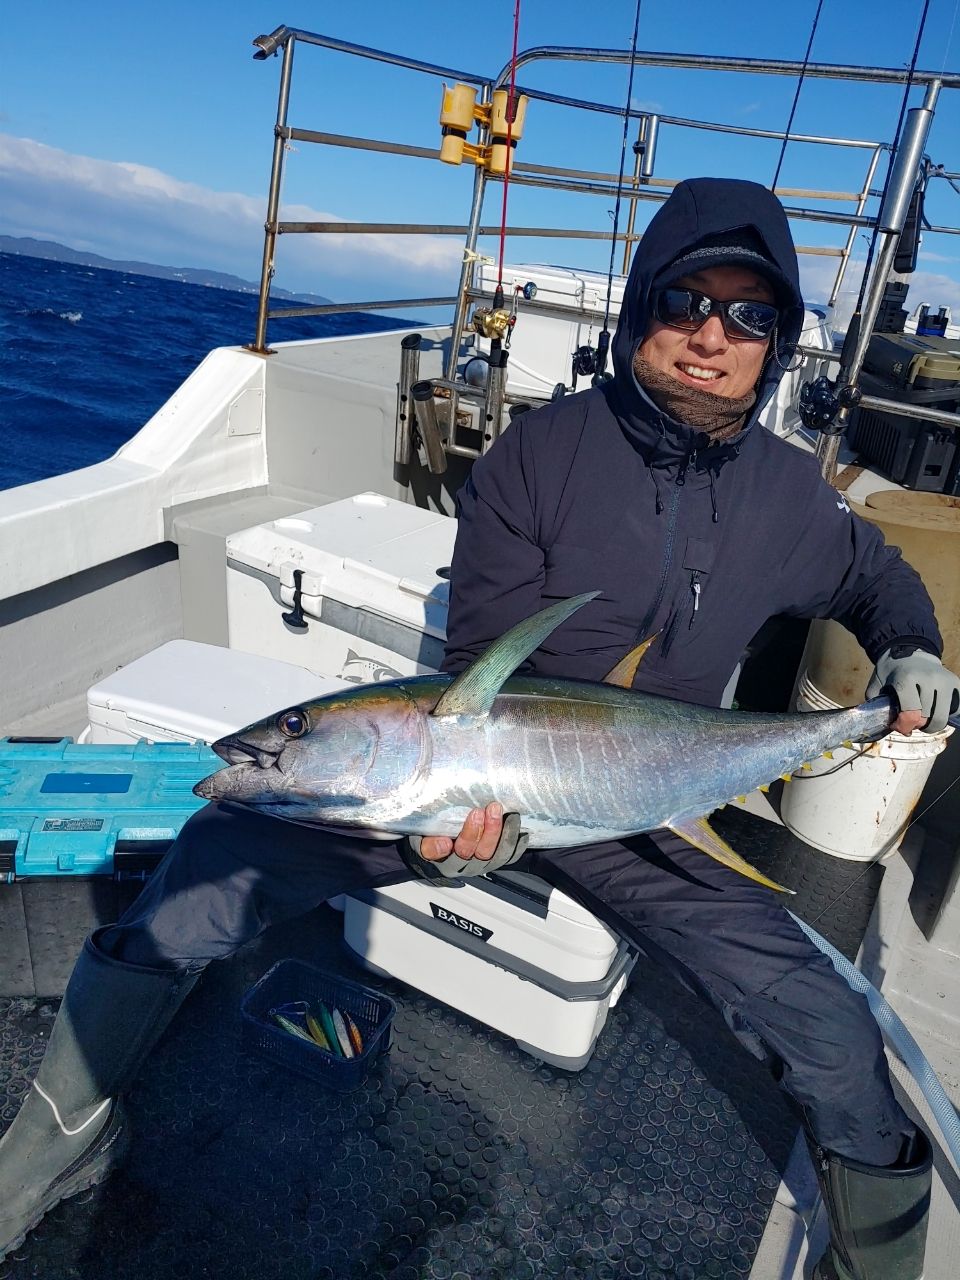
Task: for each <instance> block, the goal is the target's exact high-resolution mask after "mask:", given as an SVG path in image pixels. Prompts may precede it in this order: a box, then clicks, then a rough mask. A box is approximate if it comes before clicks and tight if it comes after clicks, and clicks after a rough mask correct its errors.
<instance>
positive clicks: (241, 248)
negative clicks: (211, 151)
mask: <svg viewBox="0 0 960 1280" xmlns="http://www.w3.org/2000/svg"><path fill="white" fill-rule="evenodd" d="M0 184H2V186H3V189H4V203H3V214H2V218H0V231H3V232H5V233H7V234H9V235H18V236H35V237H37V238H38V239H53V240H58V241H60V242H61V243H64V244H67V245H69V246H70V247H71V248H76V249H81V250H85V251H87V252H91V253H99V254H103V255H104V256H106V257H111V258H121V259H138V260H140V261H146V262H159V263H162V264H164V265H168V266H180V267H208V268H212V269H216V270H221V271H229V272H233V273H234V274H236V275H239V276H242V277H244V278H245V279H256V278H257V277H258V276H259V271H260V260H261V256H262V251H263V221H264V209H265V203H266V199H265V196H248V195H243V194H241V193H239V192H229V191H213V190H211V189H210V188H208V187H203V186H200V185H198V184H196V183H191V182H182V181H180V179H178V178H174V177H172V176H171V175H170V174H167V173H163V172H161V171H160V170H159V169H152V168H148V167H147V166H145V165H139V164H131V163H118V162H115V161H110V160H97V159H94V158H92V157H90V156H81V155H75V154H72V153H70V152H66V151H61V150H59V149H57V148H55V147H49V146H46V145H45V144H43V143H40V142H34V141H32V140H30V139H28V138H17V137H13V136H12V135H10V134H2V133H0ZM281 217H282V219H283V220H285V221H290V222H322V221H340V220H341V218H340V217H339V215H338V214H336V213H335V212H332V211H329V210H320V209H313V208H310V207H308V206H307V205H289V206H284V207H283V208H282V210H281ZM461 254H462V245H461V244H459V243H458V242H457V240H456V239H454V238H452V237H442V236H394V235H355V234H343V235H341V234H336V233H333V234H329V235H323V236H307V235H288V236H284V237H281V241H280V245H279V249H278V252H277V284H278V285H281V286H282V287H284V288H288V289H304V290H313V291H315V292H320V293H328V294H330V295H332V296H336V297H338V298H343V299H348V298H350V297H364V296H366V297H370V296H371V292H376V294H377V295H378V296H391V294H392V292H393V291H394V290H400V291H401V292H410V291H412V293H413V294H427V293H431V294H432V293H452V292H454V290H455V287H456V280H457V268H458V265H459V262H460V258H461Z"/></svg>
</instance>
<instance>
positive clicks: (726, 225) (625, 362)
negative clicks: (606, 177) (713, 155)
mask: <svg viewBox="0 0 960 1280" xmlns="http://www.w3.org/2000/svg"><path fill="white" fill-rule="evenodd" d="M741 229H747V230H749V231H750V232H752V233H753V234H754V235H755V236H756V237H757V238H759V240H760V241H761V242H762V244H763V246H764V248H765V250H766V252H767V254H768V256H769V257H770V258H771V259H772V260H773V262H774V263H775V264H776V266H777V267H778V268H779V270H780V272H781V274H782V276H783V277H784V279H785V281H786V292H787V294H788V297H787V298H783V297H781V298H780V300H779V301H780V305H781V307H782V308H783V311H782V317H781V321H780V323H779V324H778V326H777V337H776V349H777V352H778V353H779V354H780V359H781V361H782V363H784V364H788V363H789V359H788V357H789V356H790V355H791V354H792V349H793V346H794V344H795V343H796V342H797V340H798V338H799V336H800V330H801V328H802V326H803V299H802V298H801V296H800V281H799V272H798V267H797V251H796V249H795V248H794V245H793V237H792V236H791V234H790V227H789V225H788V223H787V216H786V214H785V213H784V211H783V206H782V205H781V204H780V201H779V200H778V199H777V198H776V196H774V195H773V193H772V192H770V191H769V190H768V189H767V188H766V187H762V186H760V185H759V183H756V182H745V181H743V180H742V179H739V178H691V179H690V180H689V181H687V182H681V183H680V185H679V186H678V187H676V188H675V189H674V191H673V193H672V195H671V196H670V198H669V199H668V200H667V201H666V203H665V204H663V205H661V207H660V208H659V209H658V210H657V212H656V214H655V215H654V216H653V218H652V219H651V222H650V225H649V226H648V227H647V229H646V231H645V232H644V234H643V238H642V240H641V241H640V243H639V244H638V246H637V251H636V253H635V254H634V258H633V265H632V266H631V268H630V275H629V277H628V279H627V286H626V289H625V291H624V299H623V307H622V308H621V312H620V320H619V322H618V325H617V331H616V334H615V335H614V339H613V344H612V349H613V370H614V373H613V379H612V381H609V382H607V383H606V384H605V387H604V389H605V392H606V395H607V397H608V400H609V402H610V405H611V408H612V409H613V411H614V412H615V413H616V415H617V417H618V418H619V420H620V422H621V424H622V425H623V428H624V430H625V431H626V432H627V433H628V435H629V436H630V437H631V439H632V440H633V443H634V445H635V447H637V448H638V449H640V451H641V452H642V453H643V454H644V455H645V456H647V457H648V459H649V461H650V463H651V465H655V466H664V467H665V466H671V465H674V464H677V463H681V462H683V461H684V460H686V459H689V458H690V456H691V454H692V453H693V452H694V451H696V450H697V448H698V446H700V447H701V449H702V446H704V445H705V444H706V443H707V437H706V436H705V434H704V433H703V432H699V431H695V430H693V429H691V428H690V427H687V426H685V425H684V424H682V423H677V422H674V421H673V420H672V419H671V418H669V417H667V416H666V415H665V414H664V413H662V412H661V411H660V410H659V409H658V408H657V407H656V406H655V405H654V404H653V402H652V401H651V400H650V398H649V397H648V396H647V394H646V393H645V392H644V390H643V388H642V387H641V386H640V385H639V383H638V382H637V380H636V377H635V375H634V372H633V359H634V355H635V353H636V350H637V347H638V346H639V345H640V342H641V341H642V340H643V336H644V334H645V333H646V330H647V326H648V324H649V321H650V292H651V289H652V286H653V282H654V280H655V279H656V277H657V276H658V275H659V274H660V273H661V272H662V271H663V270H664V268H665V267H667V266H669V265H670V263H671V262H673V261H674V259H676V258H678V257H679V256H680V255H681V254H683V253H685V252H688V251H689V250H691V249H694V248H696V247H697V246H698V245H700V244H702V243H704V242H706V241H709V240H713V239H714V238H715V237H716V236H718V235H721V234H723V233H726V232H731V231H738V230H741ZM781 293H783V289H781ZM784 302H786V303H787V305H786V306H784ZM782 377H783V370H782V369H781V367H780V365H779V364H778V362H777V360H776V359H775V358H774V353H773V351H771V354H770V356H769V357H768V358H767V361H766V363H765V364H764V366H763V371H762V373H761V375H760V382H759V384H758V386H757V401H756V404H755V405H754V407H753V409H752V410H751V412H750V415H749V417H748V419H747V422H746V425H745V427H744V431H749V430H750V429H751V428H752V427H753V425H754V424H755V423H756V420H757V418H758V416H759V414H760V412H761V410H762V409H763V407H764V406H765V405H766V404H767V402H768V401H769V399H770V397H771V396H772V395H773V394H774V392H775V391H776V389H777V386H778V385H779V382H780V379H781V378H782ZM742 434H743V433H741V436H742ZM740 438H741V437H736V439H740ZM729 445H730V441H726V442H724V444H720V445H716V446H712V447H708V448H706V449H703V450H702V454H701V455H699V456H698V462H699V461H700V458H701V457H702V459H703V461H704V462H705V463H709V462H711V461H712V462H719V461H720V460H721V459H722V458H724V457H727V456H730V452H731V450H730V448H729ZM714 451H716V457H715V458H712V459H711V458H710V457H709V456H708V455H711V454H714Z"/></svg>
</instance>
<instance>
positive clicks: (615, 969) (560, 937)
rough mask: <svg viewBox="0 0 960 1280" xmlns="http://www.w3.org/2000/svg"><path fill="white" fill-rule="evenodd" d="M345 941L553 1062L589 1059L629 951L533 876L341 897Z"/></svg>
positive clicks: (632, 956) (570, 1064) (575, 1063)
mask: <svg viewBox="0 0 960 1280" xmlns="http://www.w3.org/2000/svg"><path fill="white" fill-rule="evenodd" d="M336 905H338V906H342V908H343V913H344V923H343V928H344V938H345V940H346V943H347V945H348V946H349V947H350V949H351V950H352V951H353V952H355V954H356V956H357V958H358V959H359V960H360V962H361V963H362V964H363V965H365V966H366V967H367V968H368V969H370V970H372V971H374V972H376V973H381V974H386V975H389V976H390V977H393V978H399V979H400V981H401V982H406V983H408V984H409V985H410V986H412V987H416V988H417V989H418V990H419V991H423V992H426V994H427V995H430V996H433V997H434V999H436V1000H440V1001H442V1002H443V1003H444V1004H448V1005H451V1006H452V1007H453V1008H455V1009H459V1010H460V1011H461V1012H462V1013H466V1014H469V1015H470V1016H471V1017H473V1018H477V1019H478V1020H479V1021H480V1022H483V1023H485V1024H486V1025H487V1026H489V1027H494V1028H496V1030H498V1031H500V1032H502V1033H503V1034H504V1035H507V1036H510V1037H511V1038H512V1039H514V1040H516V1042H517V1044H518V1045H519V1046H520V1048H521V1049H523V1050H525V1051H526V1052H527V1053H530V1054H532V1055H533V1056H534V1057H536V1058H540V1059H542V1060H544V1061H546V1062H549V1063H551V1064H553V1065H554V1066H558V1067H564V1068H566V1069H567V1070H570V1071H578V1070H580V1068H581V1067H583V1066H585V1064H586V1063H587V1062H588V1061H589V1059H590V1056H591V1054H592V1053H593V1049H594V1045H595V1043H596V1039H597V1036H598V1035H599V1034H600V1032H601V1031H602V1030H603V1027H604V1024H605V1022H606V1020H607V1014H608V1013H609V1011H610V1010H611V1009H612V1008H613V1006H614V1005H615V1004H616V1003H617V1000H618V999H619V998H620V996H621V994H622V993H623V990H624V988H625V987H626V984H627V979H628V977H629V976H630V972H631V970H632V968H633V965H634V963H635V961H636V955H637V953H636V951H635V950H634V949H633V948H632V947H631V946H630V945H628V943H627V942H626V941H624V940H622V939H621V938H620V937H619V936H618V935H617V934H616V933H614V932H613V931H612V930H611V929H609V928H607V926H606V925H605V924H603V923H602V921H600V920H598V919H597V918H596V917H595V916H593V915H591V914H590V912H589V911H587V909H586V908H585V907H582V906H581V905H580V904H579V903H578V902H575V901H574V900H573V899H572V898H570V897H568V896H567V895H566V894H565V893H562V892H561V891H560V890H559V889H555V888H552V887H551V886H550V885H549V884H547V883H546V882H545V881H544V880H541V879H540V878H539V877H538V876H532V875H528V874H526V873H524V872H519V871H510V870H505V871H500V872H494V873H493V874H492V875H490V876H483V877H478V878H474V879H469V880H456V881H451V882H450V883H449V884H446V883H427V882H425V881H422V880H412V881H409V882H405V883H402V884H397V885H391V886H388V887H386V888H380V889H373V890H369V891H367V892H366V893H363V894H358V895H356V896H354V897H343V898H340V899H338V900H337V903H336Z"/></svg>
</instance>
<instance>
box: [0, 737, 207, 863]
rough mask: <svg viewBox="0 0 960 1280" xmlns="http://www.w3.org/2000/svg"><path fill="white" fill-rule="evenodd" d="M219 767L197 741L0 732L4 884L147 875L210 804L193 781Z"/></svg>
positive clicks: (0, 852)
mask: <svg viewBox="0 0 960 1280" xmlns="http://www.w3.org/2000/svg"><path fill="white" fill-rule="evenodd" d="M222 767H223V761H222V760H220V758H219V757H218V756H216V755H215V754H214V753H213V752H212V751H211V750H210V748H209V747H206V746H203V745H202V744H196V743H185V742H184V743H180V742H158V743H148V742H138V743H134V744H131V745H129V746H127V745H120V744H116V745H109V746H93V745H87V744H81V743H75V742H74V741H73V739H72V738H0V882H2V881H4V880H6V881H8V882H10V881H13V880H20V879H25V878H29V877H35V876H60V877H63V876H114V877H117V876H123V875H124V874H132V875H139V876H142V874H143V872H144V871H147V870H150V869H151V868H152V866H153V865H155V864H156V862H157V861H158V860H159V857H160V856H161V855H162V853H163V852H164V851H165V849H166V848H167V847H168V846H169V845H170V844H171V842H172V841H173V840H174V839H175V838H176V836H177V834H178V832H179V831H180V828H181V827H182V826H183V824H184V823H185V822H186V820H187V819H188V818H189V817H190V815H191V814H192V813H194V812H195V811H196V810H197V809H199V808H201V807H202V805H203V804H204V803H205V801H203V800H200V799H198V798H197V797H196V796H195V795H194V794H193V788H194V786H195V785H196V784H197V782H199V781H200V779H201V778H205V777H207V776H208V774H211V773H214V772H215V771H216V770H217V769H218V768H222Z"/></svg>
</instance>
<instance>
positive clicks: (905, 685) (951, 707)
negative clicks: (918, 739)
mask: <svg viewBox="0 0 960 1280" xmlns="http://www.w3.org/2000/svg"><path fill="white" fill-rule="evenodd" d="M883 689H891V690H892V691H893V693H894V695H895V697H896V699H897V702H898V703H899V705H900V710H901V711H922V712H923V714H924V715H925V716H926V717H927V723H926V724H925V725H924V726H923V731H924V732H925V733H939V732H940V731H941V730H942V729H945V728H946V727H947V719H948V717H950V716H952V715H955V714H956V713H957V711H958V710H960V678H958V677H957V676H955V675H954V674H953V672H952V671H950V670H948V668H947V667H945V666H944V665H943V663H942V662H941V661H940V659H939V658H938V657H937V656H936V655H935V654H933V653H928V652H927V651H926V650H925V649H917V648H916V647H915V646H914V645H911V644H895V645H892V646H891V647H890V648H889V649H888V650H887V651H886V653H882V654H881V655H880V657H879V658H878V659H877V667H876V670H875V671H874V673H873V675H872V677H871V679H870V683H869V684H868V685H867V697H868V698H875V697H876V696H877V694H878V693H880V692H881V690H883Z"/></svg>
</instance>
